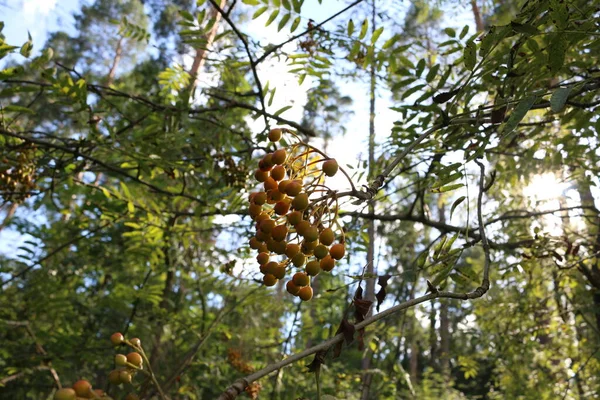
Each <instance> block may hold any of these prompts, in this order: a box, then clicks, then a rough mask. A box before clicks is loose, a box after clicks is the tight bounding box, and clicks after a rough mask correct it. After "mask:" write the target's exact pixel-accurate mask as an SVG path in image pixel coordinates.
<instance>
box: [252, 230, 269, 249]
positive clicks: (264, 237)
mask: <svg viewBox="0 0 600 400" xmlns="http://www.w3.org/2000/svg"><path fill="white" fill-rule="evenodd" d="M256 238H257V239H258V240H259V241H261V242H266V241H267V240H269V239H270V238H271V235H269V234H268V233H265V232H263V231H261V230H259V231H257V232H256ZM259 253H260V252H259Z"/></svg>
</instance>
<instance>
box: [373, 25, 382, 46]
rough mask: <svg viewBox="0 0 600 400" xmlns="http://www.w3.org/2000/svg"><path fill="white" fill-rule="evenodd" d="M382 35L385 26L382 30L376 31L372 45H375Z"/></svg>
mask: <svg viewBox="0 0 600 400" xmlns="http://www.w3.org/2000/svg"><path fill="white" fill-rule="evenodd" d="M382 33H383V26H382V27H380V28H377V29H376V30H375V32H373V36H371V44H375V42H377V39H379V36H381V34H382Z"/></svg>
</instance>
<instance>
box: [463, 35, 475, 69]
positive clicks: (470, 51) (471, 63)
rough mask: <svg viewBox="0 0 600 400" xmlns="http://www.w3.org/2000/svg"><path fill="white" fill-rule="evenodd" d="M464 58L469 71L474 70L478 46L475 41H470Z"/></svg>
mask: <svg viewBox="0 0 600 400" xmlns="http://www.w3.org/2000/svg"><path fill="white" fill-rule="evenodd" d="M463 60H464V62H465V68H467V69H468V70H469V71H473V68H475V64H476V63H477V47H476V46H475V43H474V42H472V41H471V42H468V43H467V45H466V46H465V50H464V52H463Z"/></svg>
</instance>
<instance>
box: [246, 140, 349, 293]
mask: <svg viewBox="0 0 600 400" xmlns="http://www.w3.org/2000/svg"><path fill="white" fill-rule="evenodd" d="M283 132H288V133H289V131H288V130H285V129H272V130H271V131H270V132H269V140H270V141H271V142H273V143H278V142H279V141H280V140H281V138H282V133H283ZM338 169H339V167H338V164H337V162H336V161H335V160H334V159H332V158H329V157H327V156H326V155H325V154H324V153H323V152H321V151H320V150H318V149H316V148H314V147H312V146H310V145H308V144H306V143H303V142H301V141H297V142H296V143H295V144H292V145H289V146H285V147H281V148H278V149H276V150H274V151H273V152H271V153H268V154H267V155H265V156H264V157H263V158H262V159H261V160H260V161H259V163H258V169H257V170H256V172H255V173H254V178H255V179H256V180H257V181H258V182H259V183H260V184H262V188H261V189H262V190H259V191H257V192H252V193H250V196H249V199H248V200H249V203H250V204H249V214H250V216H251V217H252V219H253V220H254V222H255V226H256V233H255V235H254V236H253V237H252V238H251V239H250V242H249V244H250V247H251V248H252V249H254V250H256V251H257V252H258V255H257V256H256V260H257V262H258V264H259V265H260V272H261V273H262V274H263V282H264V284H265V285H266V286H273V285H275V284H276V283H277V282H278V281H279V280H280V279H284V278H285V276H286V275H287V274H288V272H289V271H291V270H292V269H293V267H295V268H296V269H297V270H298V272H296V273H294V275H293V276H292V279H291V280H289V281H288V282H287V284H286V288H287V291H288V292H289V293H291V294H292V295H294V296H298V297H299V298H300V299H302V300H303V301H308V300H310V299H311V298H312V296H313V290H312V288H311V286H310V280H311V277H314V276H316V275H318V274H319V273H320V272H321V271H327V272H329V271H331V270H332V269H333V268H334V267H335V262H336V260H340V259H342V258H343V257H344V255H345V253H346V248H345V245H344V234H343V230H342V229H341V227H340V225H339V223H338V219H337V210H338V205H337V198H336V196H335V192H333V191H332V190H331V189H329V188H328V187H327V186H326V185H325V179H326V177H332V176H334V175H335V174H336V173H337V172H338ZM336 234H338V235H339V237H340V238H339V241H338V242H337V243H334V242H335V241H336Z"/></svg>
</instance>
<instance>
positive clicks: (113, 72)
mask: <svg viewBox="0 0 600 400" xmlns="http://www.w3.org/2000/svg"><path fill="white" fill-rule="evenodd" d="M122 53H123V37H122V36H121V37H120V38H119V41H118V42H117V49H116V50H115V58H113V63H112V66H111V67H110V71H108V79H107V81H106V86H110V85H112V84H113V81H114V80H115V75H116V74H117V67H118V66H119V62H120V61H121V54H122Z"/></svg>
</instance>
